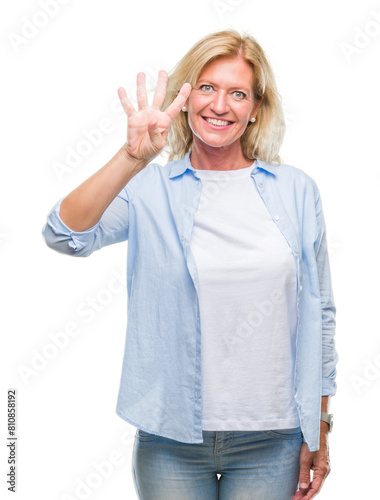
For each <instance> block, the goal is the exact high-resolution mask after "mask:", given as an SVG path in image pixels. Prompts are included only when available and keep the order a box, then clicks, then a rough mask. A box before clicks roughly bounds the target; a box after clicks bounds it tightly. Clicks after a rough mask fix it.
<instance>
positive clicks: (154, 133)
mask: <svg viewBox="0 0 380 500" xmlns="http://www.w3.org/2000/svg"><path fill="white" fill-rule="evenodd" d="M167 83H168V75H167V73H166V71H159V73H158V83H157V88H156V91H155V93H154V98H153V103H152V106H148V97H147V91H146V85H145V74H144V73H138V75H137V103H138V108H139V109H138V111H136V110H135V108H134V107H133V105H132V103H131V101H130V100H129V99H128V97H127V94H126V92H125V90H124V88H123V87H120V88H119V89H118V95H119V98H120V101H121V104H122V106H123V108H124V111H125V112H126V114H127V116H128V128H127V143H126V148H127V152H128V154H129V155H130V156H132V157H134V158H136V159H138V160H145V161H150V160H152V159H153V158H154V157H155V156H157V155H158V154H159V153H160V151H161V150H162V149H163V147H164V146H165V143H166V139H167V136H168V132H169V128H170V125H171V124H172V122H173V120H174V118H175V117H176V116H177V114H178V113H179V111H180V110H181V108H182V106H183V105H184V103H185V102H186V100H187V98H188V97H189V95H190V92H191V85H190V84H189V83H184V84H183V85H182V87H181V90H180V91H179V94H178V95H177V97H176V98H175V99H174V101H173V102H172V104H171V105H170V106H169V107H168V108H167V109H166V110H165V111H160V109H161V106H162V104H163V102H164V100H165V96H166V87H167Z"/></svg>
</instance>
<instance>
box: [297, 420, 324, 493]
mask: <svg viewBox="0 0 380 500" xmlns="http://www.w3.org/2000/svg"><path fill="white" fill-rule="evenodd" d="M326 425H327V424H326V423H325V422H321V433H320V443H319V450H318V451H313V452H311V451H309V449H308V447H307V444H306V443H302V446H301V451H300V458H299V460H300V474H299V484H300V489H299V490H298V491H297V493H296V494H295V495H294V497H293V499H292V500H311V499H312V498H314V497H315V496H316V495H317V494H318V493H319V492H320V490H321V488H322V485H323V483H324V481H325V479H326V477H327V476H328V475H329V473H330V458H329V446H328V430H327V428H326ZM310 471H313V480H312V482H310Z"/></svg>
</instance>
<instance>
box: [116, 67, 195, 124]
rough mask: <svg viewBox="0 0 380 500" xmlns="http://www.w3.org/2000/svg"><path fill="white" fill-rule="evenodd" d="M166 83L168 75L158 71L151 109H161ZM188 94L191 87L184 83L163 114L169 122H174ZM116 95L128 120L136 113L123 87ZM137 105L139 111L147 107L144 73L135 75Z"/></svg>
mask: <svg viewBox="0 0 380 500" xmlns="http://www.w3.org/2000/svg"><path fill="white" fill-rule="evenodd" d="M167 83H168V75H167V73H166V71H160V72H159V73H158V83H157V88H156V92H155V94H154V98H153V104H152V107H153V108H155V109H157V110H160V109H161V106H162V104H163V102H164V100H165V96H166V87H167ZM190 92H191V85H190V84H189V83H184V84H183V85H182V87H181V90H180V91H179V93H178V95H177V97H176V98H175V99H174V101H173V102H172V103H171V105H170V106H169V107H168V108H167V110H166V111H165V113H166V114H167V115H168V116H169V118H170V120H171V121H173V120H174V118H175V117H176V116H177V114H178V113H179V111H180V110H181V108H182V106H183V105H184V104H185V102H186V100H187V98H188V97H189V95H190ZM118 94H119V98H120V101H121V104H122V106H123V108H124V111H125V112H126V113H127V116H128V118H129V117H131V116H132V115H134V114H135V113H136V110H135V108H134V107H133V104H132V103H131V101H130V100H129V98H128V96H127V93H126V92H125V90H124V88H123V87H120V88H119V89H118ZM137 103H138V108H139V111H140V110H142V109H145V108H147V107H148V98H147V92H146V86H145V73H138V74H137Z"/></svg>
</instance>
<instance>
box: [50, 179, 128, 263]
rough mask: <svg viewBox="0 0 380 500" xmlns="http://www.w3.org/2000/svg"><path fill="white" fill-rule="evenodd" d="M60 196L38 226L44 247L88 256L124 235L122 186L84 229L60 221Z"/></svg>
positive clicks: (125, 216)
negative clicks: (99, 217) (90, 225)
mask: <svg viewBox="0 0 380 500" xmlns="http://www.w3.org/2000/svg"><path fill="white" fill-rule="evenodd" d="M63 199H64V198H61V199H60V200H59V201H58V202H57V203H56V204H55V205H54V206H53V208H52V209H51V210H50V212H49V214H48V216H47V221H46V223H45V225H44V227H43V229H42V236H43V238H44V240H45V242H46V244H47V245H48V247H50V248H52V249H53V250H56V251H57V252H60V253H63V254H67V255H73V256H76V257H88V256H89V255H91V254H92V253H93V252H94V251H95V250H99V249H100V248H102V247H104V246H106V245H112V244H113V243H119V242H121V241H125V240H127V239H128V230H129V200H128V193H127V189H126V187H125V188H124V189H123V190H122V191H121V192H120V193H119V194H118V195H117V196H116V198H115V199H114V200H113V201H112V202H111V203H110V205H109V206H108V207H107V209H106V210H105V211H104V213H103V215H102V217H101V219H100V220H99V222H98V223H97V224H95V225H94V226H93V227H91V228H89V229H86V230H85V231H72V230H71V229H70V228H69V227H67V226H66V224H65V223H64V222H63V221H62V219H61V217H60V216H59V210H60V207H61V203H62V201H63Z"/></svg>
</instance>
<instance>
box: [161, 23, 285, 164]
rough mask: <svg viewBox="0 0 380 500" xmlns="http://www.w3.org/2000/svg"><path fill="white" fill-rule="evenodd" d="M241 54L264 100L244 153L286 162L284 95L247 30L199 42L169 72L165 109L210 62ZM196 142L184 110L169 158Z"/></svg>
mask: <svg viewBox="0 0 380 500" xmlns="http://www.w3.org/2000/svg"><path fill="white" fill-rule="evenodd" d="M239 55H240V56H241V57H242V58H243V59H244V60H245V61H246V62H247V63H248V64H249V65H250V66H251V67H252V70H253V74H254V88H253V93H254V98H255V101H256V100H260V99H262V103H261V106H260V108H259V111H258V113H257V115H256V122H255V123H251V122H249V123H248V125H247V128H246V129H245V131H244V133H243V134H242V136H241V138H240V143H241V147H242V151H243V154H244V155H245V156H246V157H247V158H250V159H253V158H256V157H259V158H260V159H261V160H263V161H265V162H267V163H282V161H281V158H280V156H279V150H280V147H281V144H282V140H283V137H284V134H285V120H284V114H283V110H282V104H281V97H280V95H279V94H278V92H277V88H276V83H275V78H274V75H273V72H272V69H271V67H270V65H269V62H268V60H267V58H266V56H265V54H264V51H263V49H262V48H261V47H260V45H259V44H258V43H257V42H256V40H255V39H254V38H253V37H252V36H250V35H248V34H246V33H244V34H243V35H240V34H239V33H238V32H237V31H235V30H233V29H231V30H225V31H219V32H216V33H212V34H210V35H207V36H205V37H204V38H202V39H201V40H200V41H199V42H197V43H196V44H195V45H194V46H193V47H192V48H191V49H190V50H189V51H188V52H187V54H185V56H184V57H183V58H182V59H181V60H180V61H179V62H178V64H177V65H176V66H175V68H174V70H173V71H172V72H171V74H170V75H169V81H168V87H167V94H166V98H165V101H164V103H163V106H162V109H163V110H165V109H166V108H167V107H168V106H170V104H171V103H172V102H173V100H174V99H175V97H176V96H177V94H178V92H179V90H180V89H181V87H182V85H183V84H184V83H185V82H189V83H190V85H191V86H192V87H194V85H195V84H196V82H197V80H198V79H199V77H200V75H201V73H202V71H203V69H204V68H205V67H206V65H207V64H209V63H211V62H212V61H214V60H215V59H221V58H223V57H231V56H239ZM192 142H193V135H192V131H191V129H190V127H189V124H188V121H187V113H183V112H180V113H178V115H177V116H176V118H175V119H174V120H173V123H172V125H171V127H170V130H169V134H168V139H167V143H166V148H165V149H166V150H167V152H168V153H169V161H172V160H177V159H180V158H182V157H183V156H184V155H185V154H186V153H187V152H188V151H190V149H191V147H192Z"/></svg>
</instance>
